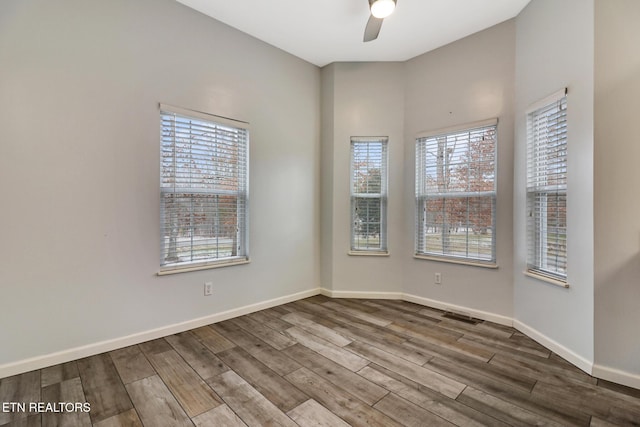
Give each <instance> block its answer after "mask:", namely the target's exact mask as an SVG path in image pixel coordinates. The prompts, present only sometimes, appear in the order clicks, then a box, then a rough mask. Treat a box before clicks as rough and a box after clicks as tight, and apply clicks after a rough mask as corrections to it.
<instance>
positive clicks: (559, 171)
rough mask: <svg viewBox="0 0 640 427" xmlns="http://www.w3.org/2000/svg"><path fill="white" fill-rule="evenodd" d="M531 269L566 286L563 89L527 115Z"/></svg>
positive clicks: (528, 221) (528, 253)
mask: <svg viewBox="0 0 640 427" xmlns="http://www.w3.org/2000/svg"><path fill="white" fill-rule="evenodd" d="M527 212H528V218H527V245H528V248H527V249H528V250H527V258H528V259H527V270H528V271H529V272H532V273H537V274H541V275H543V276H548V277H550V278H552V279H557V280H560V281H564V282H566V277H567V97H566V91H565V90H563V91H561V92H559V93H557V94H555V95H552V96H551V97H549V98H546V99H545V100H542V101H540V102H539V103H537V104H536V105H534V106H533V107H532V108H531V109H530V110H529V112H528V114H527Z"/></svg>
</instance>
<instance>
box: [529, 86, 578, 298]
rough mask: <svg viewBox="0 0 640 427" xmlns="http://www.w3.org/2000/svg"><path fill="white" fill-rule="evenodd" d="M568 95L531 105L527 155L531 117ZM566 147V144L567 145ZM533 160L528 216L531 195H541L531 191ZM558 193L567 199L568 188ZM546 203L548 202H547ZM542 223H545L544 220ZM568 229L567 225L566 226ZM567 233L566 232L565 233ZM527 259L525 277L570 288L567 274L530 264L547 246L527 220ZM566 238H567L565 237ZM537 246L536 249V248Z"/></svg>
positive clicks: (564, 92) (565, 91)
mask: <svg viewBox="0 0 640 427" xmlns="http://www.w3.org/2000/svg"><path fill="white" fill-rule="evenodd" d="M567 95H568V89H567V88H563V89H561V90H558V91H556V92H554V93H552V94H551V95H549V96H546V97H545V98H543V99H541V100H539V101H536V102H534V103H533V104H531V105H530V106H529V107H528V108H527V110H526V111H525V114H526V124H527V153H529V151H530V150H531V149H532V147H531V145H532V144H533V143H534V142H533V137H532V136H530V135H529V126H530V122H529V120H530V117H531V115H532V114H533V113H535V112H537V111H538V110H540V109H543V108H547V107H549V106H550V105H552V104H555V103H558V102H560V101H561V100H562V99H563V98H565V97H566V96H567ZM565 114H566V113H565ZM565 145H566V143H565ZM531 160H532V159H531V158H529V154H527V183H526V188H525V194H526V200H527V215H528V216H529V215H530V213H529V212H530V208H531V207H530V205H529V203H530V202H529V199H530V194H535V193H540V191H532V190H530V189H529V182H528V181H529V175H530V169H529V168H530V167H531V164H530V162H531ZM558 193H563V194H564V196H565V198H566V197H567V195H568V189H567V188H566V184H565V189H564V191H563V192H558V191H556V194H558ZM545 203H546V202H545ZM543 212H544V214H545V215H546V210H543ZM542 222H545V221H544V220H542ZM565 228H566V225H565ZM565 233H566V231H565ZM526 236H527V259H526V270H525V271H524V274H525V276H528V277H531V278H534V279H537V280H539V281H543V282H546V283H549V284H552V285H556V286H559V287H563V288H569V283H568V276H567V273H565V274H564V275H562V274H560V273H554V272H549V271H546V270H544V269H543V266H534V265H532V264H531V263H530V261H531V259H530V253H531V252H534V251H535V252H538V253H539V255H538V257H539V258H542V257H543V255H542V251H543V248H544V246H546V244H545V243H544V241H543V242H541V243H540V244H539V245H537V246H535V245H536V241H538V239H537V238H536V239H533V238H532V231H531V230H530V219H529V218H527V233H526ZM541 237H542V239H546V238H547V235H546V234H545V233H542V236H541ZM565 238H566V237H565ZM545 241H546V240H545ZM534 246H535V247H534Z"/></svg>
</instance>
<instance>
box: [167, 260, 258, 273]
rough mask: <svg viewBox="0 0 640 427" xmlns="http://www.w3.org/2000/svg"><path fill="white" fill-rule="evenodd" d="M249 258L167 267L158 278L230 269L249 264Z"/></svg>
mask: <svg viewBox="0 0 640 427" xmlns="http://www.w3.org/2000/svg"><path fill="white" fill-rule="evenodd" d="M249 262H250V260H249V258H237V259H232V260H228V261H216V262H211V263H206V264H193V265H185V266H181V267H167V268H161V269H160V271H158V276H168V275H170V274H178V273H188V272H190V271H200V270H210V269H212V268H222V267H230V266H232V265H242V264H249Z"/></svg>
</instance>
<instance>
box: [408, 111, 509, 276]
mask: <svg viewBox="0 0 640 427" xmlns="http://www.w3.org/2000/svg"><path fill="white" fill-rule="evenodd" d="M497 123H498V122H497V120H495V119H492V120H487V121H483V122H477V123H470V124H467V125H463V126H457V127H454V128H449V129H443V130H438V131H434V132H426V133H423V134H421V135H418V138H417V140H416V248H415V250H416V256H428V257H438V258H442V259H451V260H455V261H465V262H468V261H471V262H479V263H487V264H494V263H495V262H496V233H495V230H496V150H497Z"/></svg>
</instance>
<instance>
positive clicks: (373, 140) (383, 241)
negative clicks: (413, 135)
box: [348, 136, 389, 256]
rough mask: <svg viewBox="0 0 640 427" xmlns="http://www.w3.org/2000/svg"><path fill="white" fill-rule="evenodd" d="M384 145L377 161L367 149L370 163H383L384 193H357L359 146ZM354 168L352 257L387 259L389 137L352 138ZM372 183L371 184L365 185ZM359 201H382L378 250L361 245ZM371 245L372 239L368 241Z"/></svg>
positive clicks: (352, 169) (352, 162) (351, 176)
mask: <svg viewBox="0 0 640 427" xmlns="http://www.w3.org/2000/svg"><path fill="white" fill-rule="evenodd" d="M373 144H380V151H379V152H380V157H379V158H375V159H373V160H370V159H369V150H368V149H367V160H366V161H373V162H379V164H380V168H379V169H380V192H375V193H371V192H368V191H367V192H365V193H362V192H357V191H355V190H356V185H357V183H356V173H357V170H356V168H357V165H356V157H355V156H356V151H355V149H356V146H358V145H363V146H364V145H373ZM349 163H350V168H349V172H350V173H349V175H350V177H349V196H350V211H351V213H350V250H349V252H348V254H349V255H371V256H385V255H388V254H389V248H388V234H387V203H388V191H389V190H388V187H389V182H388V181H389V137H387V136H352V137H351V138H350V162H349ZM365 182H368V181H365ZM358 199H369V200H375V199H379V200H380V204H379V212H380V213H379V221H378V222H377V227H378V246H377V247H375V246H372V247H363V246H361V245H358V244H357V242H358V241H359V238H358V237H357V234H356V232H357V231H356V228H357V227H356V223H357V222H358V213H357V210H358V205H359V203H358ZM366 242H367V243H368V238H367V240H366Z"/></svg>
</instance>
